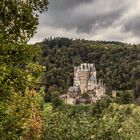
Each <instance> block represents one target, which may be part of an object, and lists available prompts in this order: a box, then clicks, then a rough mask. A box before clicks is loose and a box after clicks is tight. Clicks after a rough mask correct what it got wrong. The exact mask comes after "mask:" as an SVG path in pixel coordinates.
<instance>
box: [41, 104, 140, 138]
mask: <svg viewBox="0 0 140 140" xmlns="http://www.w3.org/2000/svg"><path fill="white" fill-rule="evenodd" d="M43 115H44V116H43V117H44V124H43V126H44V128H43V135H42V139H43V140H46V139H50V140H65V139H68V140H71V139H72V140H85V139H86V140H101V139H102V140H104V139H105V140H118V139H119V140H138V139H139V137H140V131H139V129H140V107H138V106H135V105H133V104H131V105H119V104H116V103H112V104H110V105H109V107H108V108H105V109H104V110H103V111H102V113H100V116H98V117H97V116H96V115H95V114H91V113H89V112H87V111H85V109H83V111H80V112H77V113H73V111H71V109H70V108H69V109H67V110H65V111H64V112H63V111H53V109H52V107H51V106H48V107H46V109H45V111H44V114H43Z"/></svg>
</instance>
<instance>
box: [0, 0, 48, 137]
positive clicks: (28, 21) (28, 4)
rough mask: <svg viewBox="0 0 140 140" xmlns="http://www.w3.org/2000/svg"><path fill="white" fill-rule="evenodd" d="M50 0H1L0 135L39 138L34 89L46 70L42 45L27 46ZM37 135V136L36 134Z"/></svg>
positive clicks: (39, 126) (37, 112)
mask: <svg viewBox="0 0 140 140" xmlns="http://www.w3.org/2000/svg"><path fill="white" fill-rule="evenodd" d="M47 4H48V1H47V0H27V1H26V0H1V1H0V9H1V10H0V15H1V16H0V85H1V86H0V137H1V139H2V140H15V139H39V137H40V133H41V131H40V130H41V121H40V107H41V104H40V102H41V101H42V98H41V97H40V96H39V94H38V93H36V92H35V91H34V89H35V87H36V84H37V83H38V80H37V78H38V76H39V75H40V73H41V72H42V71H43V68H42V66H40V65H39V63H38V57H39V54H40V47H39V46H30V45H27V41H28V40H29V39H30V38H31V37H32V36H33V35H34V33H35V31H36V26H37V24H38V15H37V11H40V12H43V11H45V10H47ZM35 135H36V138H35V137H34V136H35Z"/></svg>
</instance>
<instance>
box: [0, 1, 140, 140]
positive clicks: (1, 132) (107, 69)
mask: <svg viewBox="0 0 140 140" xmlns="http://www.w3.org/2000/svg"><path fill="white" fill-rule="evenodd" d="M47 7H48V1H47V0H27V1H24V0H1V1H0V140H139V138H140V131H139V130H140V107H139V106H138V104H135V102H133V96H132V98H131V95H132V94H131V95H130V94H129V95H130V96H128V94H126V93H130V92H131V91H133V92H132V93H135V96H134V98H138V97H139V95H140V45H130V44H124V43H119V42H104V41H86V40H73V39H68V38H54V39H52V38H49V39H44V41H43V42H41V43H36V44H35V45H28V44H27V42H28V41H29V40H30V39H31V38H32V37H33V36H34V34H35V32H36V29H37V25H38V17H39V12H40V13H42V12H45V11H47ZM93 61H94V63H95V65H96V68H97V72H98V78H100V79H102V80H103V82H104V83H106V87H107V88H108V92H110V91H111V90H118V91H121V92H119V93H120V94H121V96H120V97H117V98H115V99H114V98H111V97H110V96H107V97H105V98H103V99H102V100H99V101H97V103H96V104H89V105H76V106H74V105H73V106H70V105H66V104H64V103H63V102H62V101H61V100H59V94H63V93H65V92H66V91H67V89H68V87H69V86H70V85H72V83H73V81H72V79H73V66H75V65H78V64H80V63H82V62H93Z"/></svg>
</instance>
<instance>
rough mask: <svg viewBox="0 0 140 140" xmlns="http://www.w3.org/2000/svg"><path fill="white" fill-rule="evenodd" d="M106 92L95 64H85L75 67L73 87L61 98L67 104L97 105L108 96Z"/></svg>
mask: <svg viewBox="0 0 140 140" xmlns="http://www.w3.org/2000/svg"><path fill="white" fill-rule="evenodd" d="M105 92H106V88H105V86H104V84H103V82H101V80H97V77H96V68H95V65H94V63H92V64H89V63H83V64H81V65H80V66H75V67H74V83H73V86H71V87H70V88H69V89H68V92H67V94H65V95H62V96H61V98H63V99H64V100H65V102H66V103H67V104H78V103H96V101H97V100H100V99H101V98H102V97H104V96H105V95H106V94H105ZM85 93H87V96H86V97H85ZM83 95H84V97H83Z"/></svg>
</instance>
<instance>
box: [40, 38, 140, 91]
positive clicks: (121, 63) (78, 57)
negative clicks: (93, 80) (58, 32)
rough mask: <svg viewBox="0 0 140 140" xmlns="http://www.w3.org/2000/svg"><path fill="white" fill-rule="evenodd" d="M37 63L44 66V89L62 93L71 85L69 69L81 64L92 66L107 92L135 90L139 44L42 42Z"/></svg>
mask: <svg viewBox="0 0 140 140" xmlns="http://www.w3.org/2000/svg"><path fill="white" fill-rule="evenodd" d="M40 45H41V47H42V59H41V63H42V64H43V65H44V66H46V72H45V79H46V83H45V86H46V89H47V90H49V89H50V90H59V91H60V92H62V93H64V92H66V90H67V88H68V87H69V86H70V85H72V84H73V81H72V80H73V67H74V66H75V65H79V64H80V63H83V62H89V63H92V62H94V63H95V66H96V69H97V75H98V78H100V79H102V80H103V82H104V83H106V86H107V88H108V89H109V90H133V89H134V90H135V92H137V91H136V86H137V89H138V85H139V82H140V81H139V79H140V45H131V44H124V43H120V42H106V41H87V40H72V39H68V38H54V39H52V38H49V39H44V41H43V42H42V43H41V44H40Z"/></svg>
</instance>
